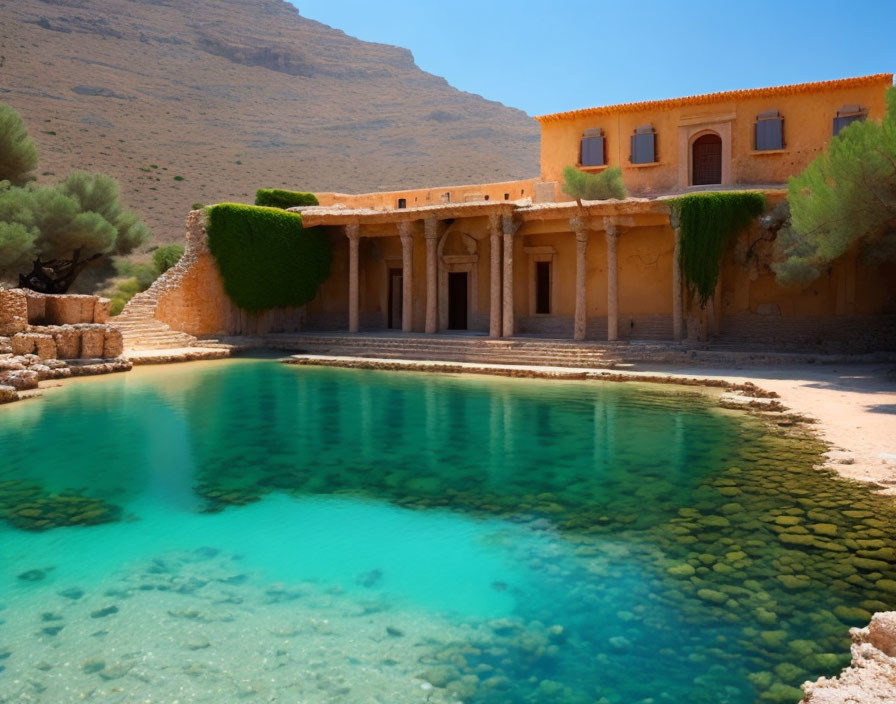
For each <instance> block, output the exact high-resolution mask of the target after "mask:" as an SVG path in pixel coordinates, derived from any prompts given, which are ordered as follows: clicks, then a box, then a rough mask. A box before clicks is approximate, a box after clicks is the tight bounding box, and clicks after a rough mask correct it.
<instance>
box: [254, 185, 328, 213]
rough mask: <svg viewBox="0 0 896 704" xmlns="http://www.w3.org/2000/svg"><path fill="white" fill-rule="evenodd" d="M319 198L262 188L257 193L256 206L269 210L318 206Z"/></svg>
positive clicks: (309, 194)
mask: <svg viewBox="0 0 896 704" xmlns="http://www.w3.org/2000/svg"><path fill="white" fill-rule="evenodd" d="M317 204H318V201H317V196H315V195H314V194H313V193H301V192H299V191H282V190H279V189H276V188H261V189H259V190H258V191H257V192H256V193H255V205H264V206H267V207H269V208H283V209H284V210H285V209H286V208H298V207H299V206H301V205H317Z"/></svg>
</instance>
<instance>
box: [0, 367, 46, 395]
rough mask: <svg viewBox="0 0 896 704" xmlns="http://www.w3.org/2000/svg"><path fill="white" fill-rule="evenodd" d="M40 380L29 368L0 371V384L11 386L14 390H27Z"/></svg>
mask: <svg viewBox="0 0 896 704" xmlns="http://www.w3.org/2000/svg"><path fill="white" fill-rule="evenodd" d="M39 380H40V378H39V377H38V374H37V372H35V371H32V370H30V369H21V370H18V371H11V372H0V385H3V386H11V387H13V388H14V389H15V390H16V391H28V390H29V389H36V388H37V382H38V381H39Z"/></svg>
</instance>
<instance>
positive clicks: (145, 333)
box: [109, 288, 196, 350]
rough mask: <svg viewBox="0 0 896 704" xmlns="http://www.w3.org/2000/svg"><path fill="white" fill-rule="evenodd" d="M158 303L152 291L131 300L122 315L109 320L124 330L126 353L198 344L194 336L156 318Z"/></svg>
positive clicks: (122, 331)
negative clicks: (128, 351) (174, 328)
mask: <svg viewBox="0 0 896 704" xmlns="http://www.w3.org/2000/svg"><path fill="white" fill-rule="evenodd" d="M157 303H158V301H157V300H156V297H155V296H154V295H153V294H152V289H151V288H150V289H149V290H147V291H144V292H143V293H138V294H137V295H136V296H134V297H133V298H132V299H131V300H130V301H128V304H127V306H125V309H124V310H123V311H122V312H121V314H120V315H117V316H115V317H114V318H110V319H109V324H110V325H112V326H113V327H116V328H118V329H119V330H121V336H122V337H123V338H124V348H125V350H159V349H172V348H176V347H192V346H193V345H195V344H196V338H195V337H193V336H192V335H188V334H187V333H185V332H179V331H177V330H172V329H171V328H170V327H168V326H167V325H166V324H165V323H163V322H161V321H159V320H156V319H155V312H156V305H157Z"/></svg>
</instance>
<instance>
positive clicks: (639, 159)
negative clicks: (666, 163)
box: [631, 125, 656, 164]
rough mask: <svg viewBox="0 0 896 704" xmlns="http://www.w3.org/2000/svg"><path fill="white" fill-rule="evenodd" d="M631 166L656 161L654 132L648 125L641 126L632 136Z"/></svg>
mask: <svg viewBox="0 0 896 704" xmlns="http://www.w3.org/2000/svg"><path fill="white" fill-rule="evenodd" d="M631 161H632V163H633V164H652V163H653V162H655V161H656V132H654V131H653V127H651V126H650V125H642V126H641V127H638V128H637V129H636V130H635V133H634V134H633V135H632V155H631Z"/></svg>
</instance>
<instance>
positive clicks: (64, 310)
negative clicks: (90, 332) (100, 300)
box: [45, 294, 97, 325]
mask: <svg viewBox="0 0 896 704" xmlns="http://www.w3.org/2000/svg"><path fill="white" fill-rule="evenodd" d="M96 300H97V297H96V296H82V295H77V294H65V295H59V296H56V295H53V296H47V297H46V316H45V320H46V322H47V323H48V324H51V325H75V324H77V323H92V322H93V310H94V307H95V306H96Z"/></svg>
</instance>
